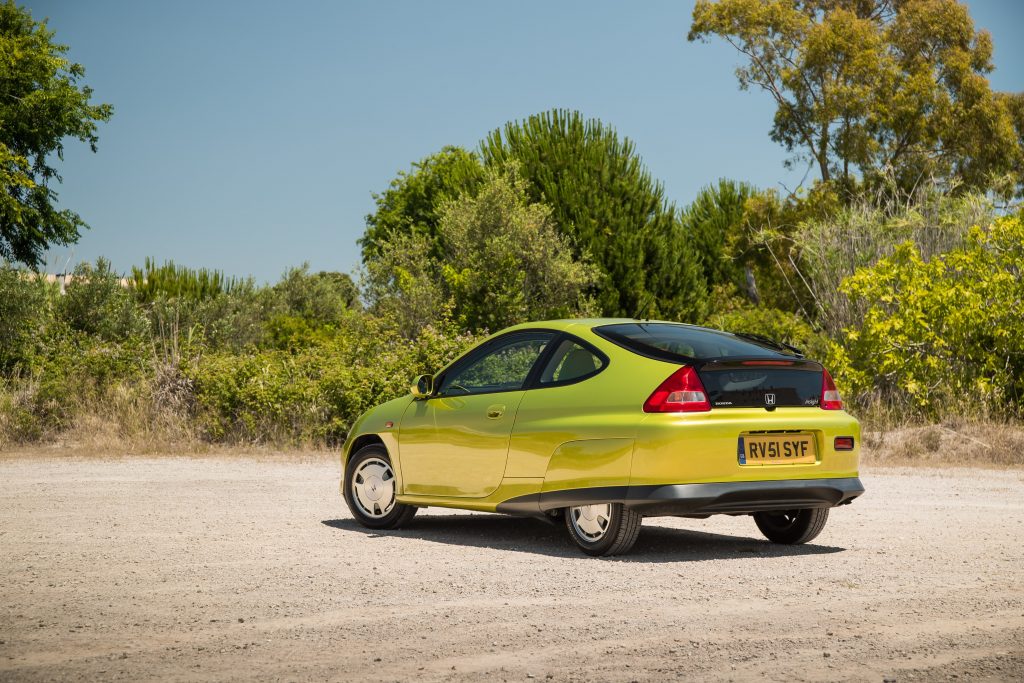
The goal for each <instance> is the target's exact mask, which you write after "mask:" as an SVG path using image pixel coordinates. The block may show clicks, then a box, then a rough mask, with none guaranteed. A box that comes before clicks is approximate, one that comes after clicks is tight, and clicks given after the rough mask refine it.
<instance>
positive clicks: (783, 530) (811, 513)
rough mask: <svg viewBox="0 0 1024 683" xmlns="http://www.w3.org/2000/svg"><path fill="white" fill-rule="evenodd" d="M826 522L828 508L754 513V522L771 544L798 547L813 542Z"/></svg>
mask: <svg viewBox="0 0 1024 683" xmlns="http://www.w3.org/2000/svg"><path fill="white" fill-rule="evenodd" d="M827 521H828V508H809V509H804V510H786V511H785V512H755V513H754V522H755V523H756V524H757V528H758V529H760V530H761V533H762V534H764V535H765V538H767V539H768V540H769V541H771V542H772V543H784V544H786V545H799V544H801V543H807V542H808V541H813V540H814V539H815V538H816V537H817V536H818V534H820V533H821V530H822V529H824V528H825V522H827Z"/></svg>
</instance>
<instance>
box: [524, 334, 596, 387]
mask: <svg viewBox="0 0 1024 683" xmlns="http://www.w3.org/2000/svg"><path fill="white" fill-rule="evenodd" d="M603 367H604V361H603V360H601V358H600V357H599V356H597V355H596V354H595V353H593V352H591V351H589V350H587V349H585V348H584V347H582V346H580V345H579V344H577V343H576V342H574V341H573V340H571V339H564V340H562V342H561V343H560V344H559V345H558V348H557V349H555V352H554V354H552V356H551V360H549V361H548V364H547V365H546V366H545V367H544V372H542V373H541V375H540V384H541V386H546V385H551V384H559V383H562V382H572V381H573V380H578V379H582V378H584V377H589V376H590V375H596V374H597V373H598V371H600V370H601V368H603Z"/></svg>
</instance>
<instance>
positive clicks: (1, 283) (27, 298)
mask: <svg viewBox="0 0 1024 683" xmlns="http://www.w3.org/2000/svg"><path fill="white" fill-rule="evenodd" d="M48 289H49V287H48V286H47V284H46V282H45V281H44V280H43V279H42V278H40V277H35V276H33V275H32V274H30V273H28V272H26V271H23V270H21V269H18V268H14V267H12V266H10V265H7V264H6V263H5V264H2V265H0V371H8V372H9V371H11V370H13V369H14V368H15V367H19V366H20V367H22V368H26V367H28V366H29V365H30V364H31V362H32V358H33V356H34V355H35V350H36V346H35V345H36V342H37V341H38V339H39V336H40V335H41V333H42V332H43V330H44V329H45V327H46V324H47V322H48V318H49V302H48Z"/></svg>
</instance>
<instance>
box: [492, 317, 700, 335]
mask: <svg viewBox="0 0 1024 683" xmlns="http://www.w3.org/2000/svg"><path fill="white" fill-rule="evenodd" d="M617 323H618V324H629V323H667V324H669V325H686V326H687V327H700V326H699V325H690V324H688V323H681V322H676V321H674V320H646V319H640V318H563V319H561V320H536V321H533V322H528V323H520V324H519V325H515V326H513V327H508V328H506V329H505V330H501V331H502V332H505V331H509V330H520V329H534V328H546V329H549V330H568V329H569V328H571V327H584V328H587V329H591V328H594V327H600V326H601V325H614V324H617ZM702 329H711V328H702ZM716 331H717V330H716Z"/></svg>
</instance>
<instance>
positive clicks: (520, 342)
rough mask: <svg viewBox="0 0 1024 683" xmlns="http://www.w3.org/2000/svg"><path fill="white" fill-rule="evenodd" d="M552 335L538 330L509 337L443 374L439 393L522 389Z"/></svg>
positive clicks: (482, 392) (472, 392) (479, 392)
mask: <svg viewBox="0 0 1024 683" xmlns="http://www.w3.org/2000/svg"><path fill="white" fill-rule="evenodd" d="M552 336H553V335H551V334H545V333H538V334H531V335H524V336H520V335H515V336H513V337H511V338H509V339H508V340H506V341H505V342H504V343H501V344H499V345H498V346H497V347H496V348H493V349H491V350H490V351H488V352H487V353H486V354H484V355H483V356H480V357H478V358H476V359H474V360H472V361H470V362H469V363H467V364H466V365H463V366H462V367H458V368H455V369H453V370H452V371H451V372H449V373H448V374H447V375H445V377H444V379H443V380H442V381H441V387H440V390H439V393H440V394H441V395H442V396H460V395H464V394H486V393H490V392H494V391H512V390H515V389H521V388H522V387H523V384H525V383H526V378H527V376H528V375H529V374H530V370H531V369H532V368H533V365H534V363H536V362H537V359H538V358H539V357H540V354H541V353H542V352H543V351H544V348H545V347H546V346H547V344H548V343H549V342H550V341H551V338H552Z"/></svg>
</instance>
